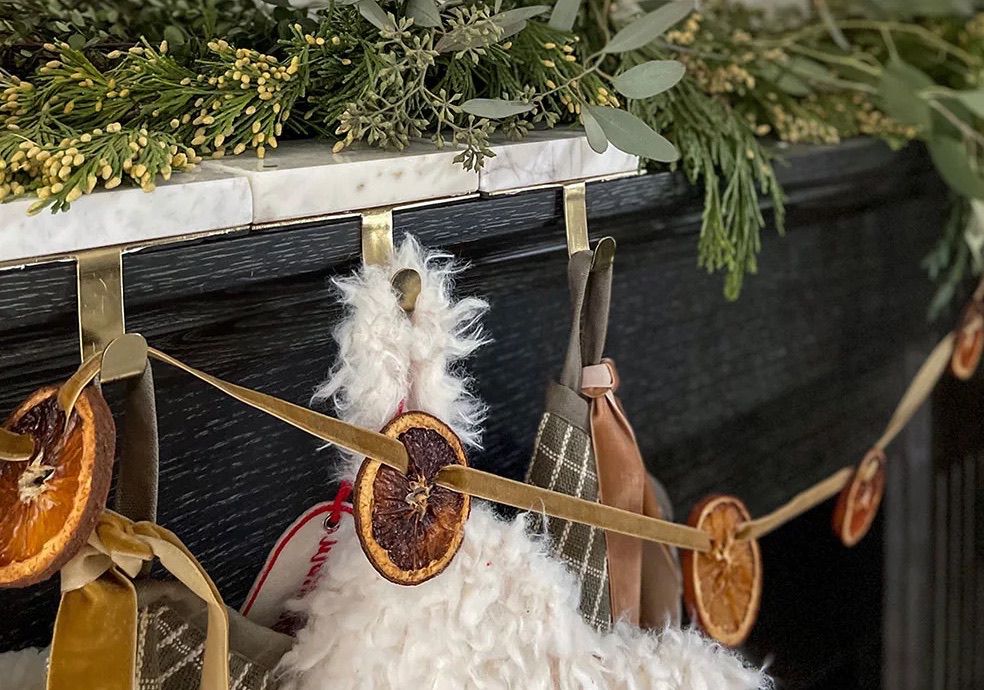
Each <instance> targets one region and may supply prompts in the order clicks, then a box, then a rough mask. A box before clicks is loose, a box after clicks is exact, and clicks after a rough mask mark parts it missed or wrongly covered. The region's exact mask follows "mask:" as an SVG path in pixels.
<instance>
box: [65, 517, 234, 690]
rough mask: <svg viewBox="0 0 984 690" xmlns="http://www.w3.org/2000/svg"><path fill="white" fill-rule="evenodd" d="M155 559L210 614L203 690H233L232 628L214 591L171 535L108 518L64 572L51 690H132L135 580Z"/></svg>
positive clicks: (147, 524)
mask: <svg viewBox="0 0 984 690" xmlns="http://www.w3.org/2000/svg"><path fill="white" fill-rule="evenodd" d="M154 558H157V559H158V560H160V562H161V564H162V565H163V566H164V567H165V568H166V569H167V570H168V571H169V572H170V573H171V574H172V575H174V577H175V578H177V580H178V581H179V582H181V583H182V584H183V585H185V586H186V587H187V588H188V589H189V590H191V591H192V592H194V593H195V594H196V595H197V596H198V597H199V598H201V599H202V600H203V601H204V602H205V603H206V604H207V607H208V628H207V630H206V637H205V648H204V656H203V659H202V677H201V684H200V687H201V690H228V688H229V662H228V659H229V620H228V614H227V612H226V609H225V605H224V604H223V603H222V597H221V596H220V595H219V592H218V590H217V589H216V587H215V584H214V583H213V582H212V580H211V579H210V578H209V576H208V575H207V574H206V573H205V571H204V570H203V569H202V566H201V565H200V564H199V563H198V561H197V560H195V557H194V556H192V555H191V553H190V552H189V551H188V549H186V548H185V546H184V545H183V544H182V543H181V542H180V541H179V540H178V538H177V537H176V536H175V535H174V534H173V533H171V532H170V531H168V530H166V529H164V528H162V527H159V526H158V525H155V524H153V523H150V522H137V523H134V522H131V521H130V520H128V519H126V518H125V517H123V516H122V515H117V514H116V513H113V512H111V511H108V510H107V511H104V512H103V514H102V515H101V516H100V518H99V523H98V524H97V526H96V528H95V529H94V530H93V532H92V534H91V535H90V537H89V542H88V543H87V544H86V545H85V546H84V547H83V548H82V550H81V551H80V552H79V553H78V554H77V555H76V556H75V557H74V558H73V559H72V560H71V561H69V563H68V564H67V565H66V566H65V567H64V568H63V569H62V580H61V588H62V601H61V606H60V607H59V609H58V617H57V619H56V620H55V631H54V635H53V637H52V644H51V668H50V670H49V673H48V690H77V689H78V688H88V687H98V688H101V689H102V690H133V689H134V688H135V684H136V679H137V671H138V669H137V649H136V647H137V635H138V631H137V594H136V588H135V587H134V584H133V581H132V579H133V578H134V577H136V576H137V575H139V573H140V571H141V569H142V567H143V564H144V563H145V562H148V561H152V560H153V559H154Z"/></svg>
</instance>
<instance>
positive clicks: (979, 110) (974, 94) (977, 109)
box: [954, 89, 984, 118]
mask: <svg viewBox="0 0 984 690" xmlns="http://www.w3.org/2000/svg"><path fill="white" fill-rule="evenodd" d="M954 96H956V97H957V98H958V99H960V102H961V103H963V104H964V105H965V106H967V108H969V109H970V110H971V111H972V112H973V113H974V115H976V116H977V117H982V118H984V89H976V90H974V91H957V92H956V93H955V94H954Z"/></svg>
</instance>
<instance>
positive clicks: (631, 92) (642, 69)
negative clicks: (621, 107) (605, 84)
mask: <svg viewBox="0 0 984 690" xmlns="http://www.w3.org/2000/svg"><path fill="white" fill-rule="evenodd" d="M686 71H687V68H686V67H684V66H683V64H682V63H680V62H677V61H676V60H650V61H649V62H644V63H642V64H641V65H636V66H635V67H632V68H631V69H628V70H626V71H624V72H622V73H621V74H619V75H618V76H617V77H615V78H614V79H613V80H612V84H614V85H615V88H616V89H618V92H619V93H620V94H622V95H623V96H627V97H628V98H635V99H639V98H649V97H650V96H655V95H656V94H658V93H663V92H664V91H666V90H667V89H669V88H671V87H673V86H674V85H675V84H676V83H677V82H678V81H680V80H681V79H682V78H683V74H684V72H686Z"/></svg>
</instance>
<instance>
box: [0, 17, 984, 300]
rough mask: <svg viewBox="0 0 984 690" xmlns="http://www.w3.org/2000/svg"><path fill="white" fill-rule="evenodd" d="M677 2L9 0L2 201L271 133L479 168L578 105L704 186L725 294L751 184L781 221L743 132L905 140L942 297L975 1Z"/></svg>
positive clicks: (975, 85)
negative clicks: (918, 144)
mask: <svg viewBox="0 0 984 690" xmlns="http://www.w3.org/2000/svg"><path fill="white" fill-rule="evenodd" d="M686 3H687V0H676V1H675V2H670V3H668V4H665V5H663V6H662V7H657V8H656V9H655V10H653V11H650V12H648V13H647V12H645V11H644V10H642V9H638V10H634V11H633V10H632V9H631V8H632V7H633V5H632V4H631V3H621V4H620V5H619V6H618V7H617V8H616V9H615V10H614V11H613V3H612V2H611V0H587V1H586V2H584V3H583V5H582V2H581V1H580V0H557V3H556V5H555V6H554V7H553V8H548V7H541V6H532V7H530V6H525V5H521V4H513V3H509V4H505V5H503V3H502V0H496V2H495V3H494V4H488V5H486V4H483V3H481V2H478V3H475V4H456V3H448V4H446V5H442V6H440V7H439V6H438V5H437V4H436V3H435V2H434V0H407V2H406V3H405V4H404V2H403V1H402V0H386V2H385V3H384V4H383V5H382V6H380V5H379V4H377V2H376V0H334V1H333V2H330V3H329V4H328V5H327V6H326V7H324V8H322V9H319V10H317V11H314V12H311V11H307V10H303V11H302V10H298V9H293V8H291V7H289V6H288V5H286V2H285V1H284V0H279V1H278V3H277V4H278V5H283V6H277V7H272V6H271V7H269V8H263V7H260V6H257V5H256V4H254V3H253V2H252V0H195V1H192V0H150V2H145V1H143V0H141V1H139V2H138V1H137V0H123V1H122V2H120V3H113V5H112V7H107V6H106V5H105V3H95V2H91V0H84V1H83V2H82V3H81V4H80V3H66V2H65V1H64V0H11V1H10V2H8V3H5V5H4V9H3V10H2V13H0V36H3V38H0V65H2V66H3V68H2V69H0V199H12V198H18V197H23V196H28V195H33V196H35V197H36V202H35V203H34V204H33V205H32V206H31V210H32V211H33V212H37V211H40V210H42V209H43V208H47V207H50V208H51V209H52V210H54V211H60V210H66V209H67V208H68V207H69V206H70V205H71V203H72V202H73V201H75V200H76V199H78V198H79V197H80V196H82V195H83V194H87V193H89V192H91V191H93V190H94V189H96V188H97V187H100V186H101V187H106V188H113V187H115V186H118V185H120V184H123V183H127V184H134V185H139V186H140V187H142V188H143V189H145V190H151V189H153V187H154V185H155V184H156V182H157V181H159V180H160V179H165V180H166V179H168V178H169V177H170V175H171V174H172V173H174V172H180V171H183V170H187V169H189V168H190V167H192V166H193V165H195V164H196V163H197V162H199V161H200V160H201V159H202V158H203V157H221V156H224V155H239V154H242V153H244V152H246V151H253V152H254V153H255V154H256V155H258V156H261V157H262V156H263V155H265V153H266V152H267V151H269V150H270V149H274V148H276V147H277V145H278V143H279V141H280V140H281V139H283V138H285V137H294V138H297V137H320V138H324V139H327V140H329V141H332V142H334V146H335V150H336V151H338V150H341V149H342V148H344V147H346V146H349V145H351V144H353V143H355V142H364V143H367V144H369V145H373V146H379V147H384V148H392V149H402V148H403V147H405V146H406V145H407V144H408V143H409V141H410V140H411V139H415V138H426V139H429V140H430V141H431V142H433V144H434V145H435V146H438V147H443V146H448V145H453V146H455V147H457V148H458V149H460V152H459V154H458V156H457V157H456V160H457V161H458V162H459V163H460V164H462V165H464V166H465V167H467V168H469V169H477V168H479V167H481V166H482V164H483V161H484V160H485V159H486V158H487V157H488V156H490V155H492V154H491V151H490V149H489V138H490V136H491V135H492V134H493V133H496V132H500V133H503V134H505V135H507V136H509V137H512V138H521V137H522V136H524V135H525V134H526V133H527V132H528V131H530V130H531V129H533V128H535V127H553V126H556V125H559V124H574V123H582V124H583V125H584V126H585V128H586V131H587V134H588V138H589V142H590V143H591V145H592V147H594V148H596V149H598V150H601V149H603V148H604V147H606V146H608V145H609V143H611V144H614V145H616V146H619V147H620V148H623V149H624V150H628V151H630V152H632V153H638V154H640V155H642V156H644V157H646V158H649V159H651V160H654V161H657V162H656V163H654V165H658V164H659V163H658V161H662V162H664V164H665V163H670V164H672V165H676V166H679V167H680V168H681V169H682V170H683V171H684V172H685V174H686V175H687V176H688V178H689V179H690V180H691V181H692V182H693V183H695V184H701V185H702V186H703V189H704V195H705V207H704V215H703V224H702V230H701V236H700V240H699V246H698V254H699V262H700V265H701V266H703V267H704V268H706V269H707V270H709V271H719V270H723V271H724V272H725V273H726V276H727V277H726V282H725V293H726V295H727V296H728V297H729V298H736V297H737V296H738V295H739V293H740V290H741V285H742V281H743V278H744V276H745V275H746V274H747V273H754V272H755V271H756V268H757V267H756V256H757V253H758V251H759V248H760V244H761V240H760V235H761V231H762V230H763V228H764V227H765V226H766V221H767V219H766V218H765V217H764V216H763V214H762V211H761V208H762V204H761V203H760V200H761V198H762V197H763V196H764V197H767V198H769V200H770V202H771V207H772V209H773V215H774V219H775V225H776V226H777V228H778V229H779V230H780V231H781V230H782V218H783V196H782V190H781V188H780V186H779V183H778V182H777V180H776V178H775V173H774V169H773V156H774V153H773V148H772V147H768V146H763V143H762V137H769V138H778V139H780V140H781V141H785V142H790V143H797V142H807V143H836V142H838V141H840V140H841V139H843V138H846V137H853V136H859V135H868V136H878V137H882V138H884V139H886V140H887V141H889V142H890V143H891V144H893V145H901V144H903V143H905V142H907V141H909V140H912V139H922V140H923V141H925V142H926V143H927V145H928V146H929V148H930V151H931V153H932V154H933V159H934V161H935V162H936V164H937V167H938V168H939V169H940V172H941V173H942V175H943V177H944V179H946V180H947V181H948V182H949V183H950V185H951V187H953V189H954V198H955V200H956V201H957V203H956V206H955V213H954V216H953V219H952V222H951V223H950V225H949V226H948V228H946V230H945V232H944V233H942V234H943V236H942V239H941V244H940V246H939V247H938V248H937V249H936V250H935V251H934V253H933V255H932V256H931V257H929V258H928V259H927V267H928V269H929V271H930V272H931V274H932V275H933V276H934V277H936V278H937V279H938V280H939V281H940V282H941V290H940V294H939V295H938V297H937V299H936V301H935V304H936V305H937V306H939V305H940V304H945V303H946V302H948V301H949V299H950V297H952V296H953V295H954V294H955V293H956V292H957V291H958V289H959V287H958V286H959V285H960V284H961V282H962V279H963V276H964V274H965V273H967V272H969V271H973V272H978V271H979V270H980V268H981V266H982V265H984V258H982V256H981V252H982V250H984V219H982V218H981V217H980V214H981V213H984V204H981V203H979V202H977V203H974V204H970V203H969V202H968V201H967V200H968V199H982V198H984V177H982V175H981V154H982V151H984V136H982V134H981V128H980V122H981V117H982V116H984V91H982V90H981V87H980V83H981V78H982V65H984V15H978V16H977V17H974V18H972V19H970V20H968V19H967V18H964V17H959V16H954V17H952V18H947V17H938V18H931V19H924V20H912V21H910V20H909V19H905V20H903V18H902V17H903V14H904V12H903V10H902V9H901V8H900V9H899V10H898V16H897V17H896V18H893V19H891V20H886V19H884V18H878V19H874V18H871V17H868V16H864V15H858V14H855V13H854V11H853V10H851V9H849V8H847V7H840V6H837V5H834V6H831V7H829V8H828V6H827V4H826V3H822V2H821V3H820V4H819V5H818V7H820V9H821V10H822V11H821V14H820V17H821V18H820V19H819V20H815V21H814V20H804V19H802V18H800V17H797V16H795V14H789V15H788V16H778V15H775V16H772V17H767V16H765V15H763V14H762V13H760V12H755V11H750V10H746V9H742V8H740V7H735V6H732V5H718V4H712V5H710V6H707V7H705V8H704V10H703V12H702V13H699V14H698V13H690V11H689V10H690V7H689V6H688V5H687V4H686ZM643 4H644V3H643ZM852 6H853V3H852ZM551 10H552V11H551ZM548 12H550V13H551V14H550V17H549V21H548V20H547V17H546V16H545V15H546V14H547V13H548ZM4 29H5V30H6V31H4ZM51 35H60V36H68V38H67V40H65V41H63V42H59V43H57V44H52V43H45V42H44V39H45V37H47V36H51ZM684 68H685V70H684ZM657 131H658V132H661V133H662V135H665V137H666V138H664V136H661V135H660V134H656V132H657ZM670 142H672V144H671V143H670ZM677 151H679V154H678V153H677ZM974 233H976V234H974ZM978 236H979V237H978Z"/></svg>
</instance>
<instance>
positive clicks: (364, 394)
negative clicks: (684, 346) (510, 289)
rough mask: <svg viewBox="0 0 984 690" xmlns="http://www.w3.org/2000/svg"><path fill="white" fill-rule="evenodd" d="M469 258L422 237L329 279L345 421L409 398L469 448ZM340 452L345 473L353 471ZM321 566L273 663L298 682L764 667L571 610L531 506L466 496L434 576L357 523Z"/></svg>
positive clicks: (477, 342) (337, 385) (550, 681)
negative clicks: (393, 562)
mask: <svg viewBox="0 0 984 690" xmlns="http://www.w3.org/2000/svg"><path fill="white" fill-rule="evenodd" d="M402 268H414V269H415V270H418V271H419V272H420V274H421V279H422V286H423V290H422V292H421V296H420V300H419V301H418V304H417V309H416V310H415V311H414V313H413V315H412V317H410V318H407V316H406V315H405V314H404V313H403V312H402V311H400V310H399V307H398V305H397V302H396V295H395V294H394V293H393V291H392V289H391V288H390V287H389V279H390V276H391V275H392V274H393V273H394V272H395V271H397V270H400V269H402ZM460 271H461V267H460V266H459V265H456V264H455V263H453V262H452V261H451V260H450V257H449V256H448V255H447V254H443V253H434V252H426V251H424V250H423V249H421V247H420V246H419V245H418V243H417V242H415V241H414V240H413V239H408V240H406V241H405V242H404V243H403V244H402V245H401V246H400V247H399V248H398V250H397V251H396V253H395V256H394V259H393V261H392V264H391V265H389V266H384V267H378V266H369V267H364V268H362V269H361V270H360V271H358V272H357V273H356V274H355V275H353V276H351V277H349V278H344V279H342V280H339V281H336V285H337V286H338V288H339V291H340V294H341V299H342V301H343V302H344V305H345V307H346V316H345V320H344V321H343V322H342V323H341V324H339V326H338V327H337V328H336V329H335V331H334V337H335V339H336V341H337V344H338V348H339V359H338V363H337V364H336V366H335V367H334V368H333V369H332V371H331V374H330V376H329V378H328V380H327V381H325V382H324V383H323V384H322V385H321V386H319V388H318V393H317V396H316V397H317V398H318V399H321V400H331V401H332V402H333V403H334V405H335V409H336V411H337V413H338V414H339V416H341V417H342V418H344V419H346V420H347V421H351V422H354V423H357V424H362V425H365V426H368V427H370V428H382V427H383V426H384V425H385V424H386V423H387V422H388V421H389V420H390V419H391V418H392V417H393V416H395V415H396V414H398V413H399V412H402V411H403V410H421V411H424V412H428V413H430V414H432V415H434V416H436V417H438V418H440V419H442V420H444V421H445V422H446V423H448V424H449V425H450V426H451V427H452V428H453V429H454V430H455V432H456V433H458V434H459V435H460V436H461V438H462V440H463V441H464V442H465V443H466V445H469V446H471V447H476V446H477V444H478V443H479V439H480V425H481V423H482V421H483V419H484V416H485V410H486V408H485V406H484V405H483V404H482V403H481V402H480V401H479V400H477V399H476V398H475V396H474V394H473V393H472V391H471V386H470V382H469V380H468V378H467V375H466V374H465V373H464V372H463V370H462V369H461V361H462V359H464V358H465V357H467V356H469V355H471V354H472V353H473V352H474V351H475V350H476V349H477V348H478V347H480V346H481V345H482V344H483V343H484V342H485V337H484V335H483V331H482V328H481V324H480V322H479V320H480V317H481V316H482V314H483V313H484V312H485V310H486V309H487V305H486V304H485V303H484V302H483V301H481V300H478V299H474V298H465V299H461V300H457V301H456V300H455V299H453V297H452V287H453V284H452V283H453V279H454V277H455V276H457V275H458V274H459V273H460ZM359 461H360V459H358V458H347V459H346V461H345V462H343V463H342V467H341V469H340V477H339V478H340V479H347V480H349V481H351V480H353V479H354V477H355V472H356V471H357V469H358V465H359ZM336 538H337V540H338V543H337V544H336V546H335V547H334V549H333V551H332V554H331V558H330V560H329V561H328V563H327V566H326V568H325V571H324V573H323V576H322V578H321V580H320V582H319V584H318V586H317V587H316V588H315V590H314V591H313V592H311V593H310V594H309V595H307V596H306V597H305V598H304V599H301V600H299V601H295V602H293V603H292V604H291V606H292V607H293V608H294V609H295V610H297V611H299V612H301V613H302V614H303V615H305V616H306V617H307V625H306V626H305V628H303V629H302V630H301V631H300V633H299V635H298V638H297V643H296V645H295V646H294V648H293V649H292V651H291V652H289V653H288V654H287V656H286V657H285V658H284V660H283V663H282V664H281V667H280V672H281V673H282V681H283V683H284V687H285V688H288V689H289V690H349V689H352V690H355V689H356V688H358V689H359V690H388V689H390V688H421V689H423V688H427V689H428V690H462V689H475V690H555V689H560V690H586V689H597V690H750V689H758V688H771V687H772V685H771V681H770V679H769V678H768V677H767V676H766V674H765V673H764V672H762V671H761V669H758V668H755V667H752V666H750V665H748V664H747V663H746V662H744V661H743V660H742V658H741V657H740V656H739V655H738V654H736V653H735V652H732V651H731V650H728V649H726V648H724V647H722V646H721V645H719V644H717V643H716V642H714V641H712V640H709V639H708V638H706V637H704V636H703V635H701V634H700V633H699V632H698V631H696V630H693V629H680V628H672V627H667V628H665V629H663V630H661V631H643V630H640V629H639V628H637V627H635V626H631V625H629V624H627V623H624V622H617V623H616V624H615V625H614V626H613V627H612V630H611V631H609V632H602V631H598V630H595V629H594V628H593V627H592V626H590V625H588V624H587V623H586V622H584V620H583V619H582V618H581V615H580V613H579V611H578V601H579V592H578V585H577V581H576V579H575V577H574V575H573V574H572V573H570V572H568V571H567V570H566V568H565V566H564V564H563V563H561V562H560V561H558V560H556V559H554V558H553V557H551V556H550V554H549V545H548V543H547V540H546V539H545V537H543V536H542V535H539V534H532V533H531V532H530V531H529V529H528V520H527V519H526V516H524V515H520V516H518V517H516V518H514V519H512V520H504V519H502V518H500V517H498V516H497V515H496V514H495V512H494V510H493V509H492V507H491V506H490V505H489V504H486V503H484V502H481V501H475V502H474V503H473V507H472V512H471V517H470V518H469V520H468V522H467V524H466V526H465V537H464V540H463V543H462V546H461V549H460V551H459V552H458V554H457V556H456V557H455V558H454V560H453V561H452V562H451V564H450V565H449V566H448V568H447V569H446V570H445V571H444V572H443V573H442V574H441V575H439V576H437V577H436V578H434V579H432V580H429V581H427V582H424V583H423V584H420V585H418V586H415V587H403V586H400V585H396V584H393V583H391V582H389V581H388V580H386V579H384V578H383V577H382V576H381V575H379V574H378V573H377V572H376V571H375V570H374V569H373V567H372V566H371V565H370V563H369V562H368V560H367V559H366V557H365V555H364V554H363V553H362V549H361V547H360V545H359V542H358V538H357V536H356V534H355V531H354V527H353V526H352V525H351V523H348V524H346V525H345V526H344V527H343V528H342V529H340V530H339V532H338V533H336Z"/></svg>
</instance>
